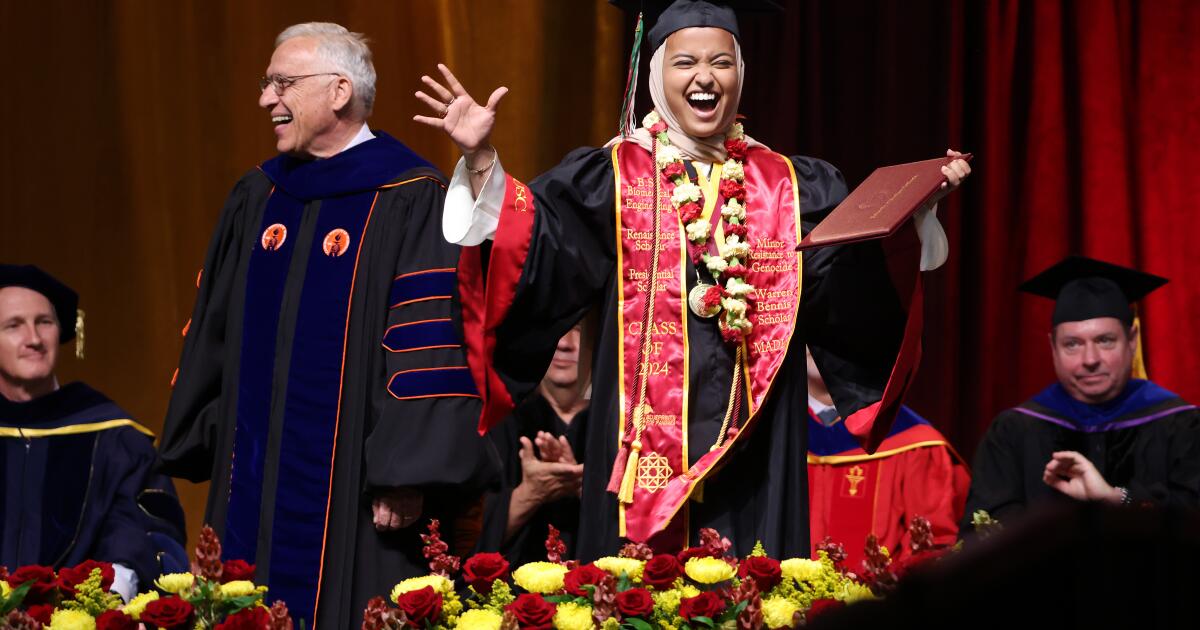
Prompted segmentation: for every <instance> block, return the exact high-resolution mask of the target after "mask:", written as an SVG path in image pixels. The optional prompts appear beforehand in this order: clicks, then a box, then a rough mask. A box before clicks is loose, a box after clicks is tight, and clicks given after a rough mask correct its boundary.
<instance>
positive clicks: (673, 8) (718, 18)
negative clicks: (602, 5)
mask: <svg viewBox="0 0 1200 630" xmlns="http://www.w3.org/2000/svg"><path fill="white" fill-rule="evenodd" d="M609 2H612V3H613V4H615V5H617V6H619V7H621V8H622V9H624V10H626V11H630V12H633V13H635V14H636V12H638V11H642V12H643V13H644V15H645V19H646V23H647V24H653V26H651V27H650V31H649V34H648V36H649V38H650V50H651V51H654V50H658V47H659V46H661V45H662V43H663V42H664V41H666V40H667V37H669V36H670V35H671V33H674V32H675V31H678V30H680V29H685V28H691V27H693V26H708V27H714V28H720V29H724V30H726V31H729V32H730V33H732V34H733V36H734V37H736V38H738V40H739V41H740V40H741V36H740V35H739V34H738V22H737V13H736V12H738V11H741V12H746V13H764V12H771V11H779V10H781V9H782V8H783V7H782V6H781V5H780V3H779V2H777V1H773V0H674V2H671V1H669V0H609Z"/></svg>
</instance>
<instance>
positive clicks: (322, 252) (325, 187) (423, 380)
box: [161, 132, 497, 629]
mask: <svg viewBox="0 0 1200 630" xmlns="http://www.w3.org/2000/svg"><path fill="white" fill-rule="evenodd" d="M444 189H445V184H444V180H443V178H442V176H441V175H440V174H439V173H437V171H436V170H434V169H433V167H432V166H430V165H429V164H428V163H427V162H425V161H424V160H423V159H421V158H420V157H418V156H417V155H416V154H414V153H413V152H412V151H410V150H409V149H408V148H407V147H405V146H404V145H403V144H401V143H400V142H398V141H396V140H395V139H393V138H391V137H390V136H388V135H387V134H383V133H378V132H377V137H376V138H375V139H373V140H369V141H367V142H364V143H362V144H359V145H357V146H354V147H352V148H350V149H348V150H346V151H344V152H342V153H339V154H338V155H335V156H333V157H331V158H328V159H323V160H317V161H303V160H298V159H295V158H292V157H288V156H279V157H276V158H275V159H272V160H270V161H268V162H266V163H264V164H263V165H262V166H261V167H260V168H257V169H255V170H252V171H251V172H250V173H248V174H247V175H246V176H244V177H243V178H242V179H241V181H239V182H238V184H237V185H236V186H235V187H234V189H233V192H232V193H231V194H230V196H229V199H228V201H227V202H226V205H225V209H224V211H223V212H222V215H221V218H220V222H219V224H218V226H217V229H216V233H215V235H214V236H213V239H212V242H211V244H210V246H209V250H208V254H207V257H206V260H205V263H204V269H203V272H202V276H201V280H200V282H199V292H198V294H197V298H196V306H195V309H194V311H193V314H192V320H191V323H190V325H189V327H188V332H187V336H186V341H185V344H184V349H183V355H182V358H181V359H180V366H179V372H178V380H177V382H176V385H175V391H174V395H173V396H172V399H171V404H170V408H169V410H168V413H167V421H166V427H165V430H164V435H163V441H162V447H161V456H162V460H163V463H164V465H165V469H166V470H167V471H168V472H169V473H170V474H172V475H176V476H180V477H185V478H188V479H192V480H205V479H211V480H212V488H211V490H210V493H209V499H208V509H207V516H206V519H207V521H208V522H209V523H211V524H212V525H213V527H214V528H215V529H216V530H217V532H218V533H219V534H220V535H221V536H222V540H223V543H224V551H225V554H226V556H227V557H231V558H239V557H240V558H244V559H246V560H247V561H251V562H256V563H257V565H258V566H257V579H258V581H259V582H260V583H264V584H266V585H268V586H269V587H270V592H269V595H270V597H271V598H274V599H283V600H285V601H286V602H287V604H288V607H289V609H290V610H291V612H292V614H293V616H294V617H295V618H296V619H297V620H300V619H303V620H305V622H306V623H307V625H308V627H309V628H317V627H320V628H328V629H333V628H347V627H356V626H357V625H358V624H360V623H361V619H362V611H363V609H364V608H365V607H366V603H367V600H368V599H369V598H371V597H373V596H379V595H386V594H387V593H388V592H389V591H390V589H391V587H392V586H393V585H395V583H396V582H398V581H399V580H401V579H403V578H406V577H411V576H413V575H417V574H422V573H425V572H426V571H427V570H428V567H427V561H426V560H425V559H424V558H423V557H422V554H421V547H422V543H421V540H420V537H419V534H421V533H424V531H425V526H426V524H427V523H428V521H429V519H431V518H437V519H439V520H440V521H441V527H442V533H443V537H444V539H446V540H447V541H454V540H456V531H455V527H456V521H460V519H464V518H465V517H464V514H465V513H466V512H468V511H469V510H471V509H474V510H475V512H476V513H478V498H479V496H480V493H481V491H482V487H483V486H484V485H486V484H487V483H491V482H492V480H493V478H494V477H495V475H496V474H497V466H496V463H495V456H494V454H493V453H492V451H490V448H489V446H488V445H487V442H486V440H484V439H483V438H481V437H480V436H479V435H478V434H477V433H476V432H475V421H476V418H477V417H478V414H479V400H478V393H477V391H476V390H475V387H474V384H473V382H472V381H471V378H470V376H469V373H468V370H467V367H466V360H465V357H464V353H463V350H462V347H461V330H460V324H459V315H458V313H459V302H458V289H457V279H456V273H457V272H456V269H455V267H456V264H457V261H458V256H459V248H458V247H456V246H453V245H449V244H447V243H446V242H445V240H444V239H443V238H442V237H441V232H440V223H439V220H440V216H441V205H442V199H443V195H444ZM399 486H408V487H416V488H418V489H420V490H421V491H422V492H423V493H424V511H423V513H422V515H421V518H420V519H419V520H418V521H417V523H416V524H414V525H413V526H411V527H408V528H406V529H403V530H400V531H395V532H388V533H379V532H377V531H376V530H375V528H374V526H373V524H372V511H371V502H372V494H373V492H374V491H376V490H382V489H387V488H392V487H399ZM476 518H477V517H476ZM476 527H477V525H476ZM458 551H459V552H462V551H469V549H466V550H458Z"/></svg>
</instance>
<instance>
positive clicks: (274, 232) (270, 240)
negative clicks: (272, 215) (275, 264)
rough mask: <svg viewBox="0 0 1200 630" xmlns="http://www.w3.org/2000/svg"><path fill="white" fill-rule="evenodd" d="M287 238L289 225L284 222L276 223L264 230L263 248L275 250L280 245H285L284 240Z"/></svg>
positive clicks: (270, 250)
mask: <svg viewBox="0 0 1200 630" xmlns="http://www.w3.org/2000/svg"><path fill="white" fill-rule="evenodd" d="M286 240H287V227H285V226H284V225H283V224H282V223H276V224H274V225H272V226H271V227H269V228H267V229H265V230H263V235H262V246H263V249H265V250H267V251H269V252H273V251H275V250H277V249H279V248H280V247H283V242H284V241H286Z"/></svg>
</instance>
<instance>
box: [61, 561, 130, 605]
mask: <svg viewBox="0 0 1200 630" xmlns="http://www.w3.org/2000/svg"><path fill="white" fill-rule="evenodd" d="M92 569H100V588H101V589H103V590H106V591H107V590H108V589H109V588H111V587H112V583H113V577H114V576H115V575H116V574H115V573H114V572H113V566H112V564H110V563H108V562H96V561H95V560H84V561H83V562H80V563H79V564H77V565H75V566H73V567H70V568H68V567H63V568H62V569H59V571H58V588H59V589H61V590H62V592H63V597H71V598H73V597H75V593H76V592H77V591H76V587H77V586H79V585H80V584H82V583H83V581H84V580H86V579H88V577H89V576H91V575H92Z"/></svg>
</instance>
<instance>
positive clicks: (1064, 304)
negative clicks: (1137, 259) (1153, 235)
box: [1019, 256, 1167, 326]
mask: <svg viewBox="0 0 1200 630" xmlns="http://www.w3.org/2000/svg"><path fill="white" fill-rule="evenodd" d="M1166 283H1167V279H1166V278H1163V277H1160V276H1156V275H1153V274H1149V273H1143V272H1141V271H1138V270H1136V269H1130V268H1128V267H1122V266H1120V265H1114V264H1112V263H1107V262H1104V261H1101V260H1096V259H1094V258H1087V257H1085V256H1068V257H1067V258H1064V259H1063V260H1062V261H1061V262H1059V263H1057V264H1055V265H1054V266H1052V267H1050V268H1049V269H1046V270H1045V271H1043V272H1041V273H1039V274H1038V275H1036V276H1034V277H1032V278H1030V279H1028V280H1026V281H1025V282H1024V283H1023V284H1022V285H1021V286H1020V287H1019V288H1020V290H1021V291H1024V292H1026V293H1032V294H1034V295H1040V296H1042V297H1046V298H1050V299H1052V300H1054V301H1055V303H1054V318H1053V320H1052V323H1053V324H1054V325H1055V326H1057V325H1058V324H1061V323H1063V322H1079V321H1083V320H1085V319H1095V318H1097V317H1115V318H1117V319H1119V320H1121V321H1122V322H1123V323H1124V324H1125V325H1126V326H1129V325H1131V324H1132V323H1133V308H1132V307H1130V304H1131V303H1133V302H1137V301H1138V300H1140V299H1142V298H1143V297H1146V295H1147V294H1149V293H1150V292H1151V291H1153V290H1155V289H1157V288H1159V287H1161V286H1162V285H1164V284H1166Z"/></svg>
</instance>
